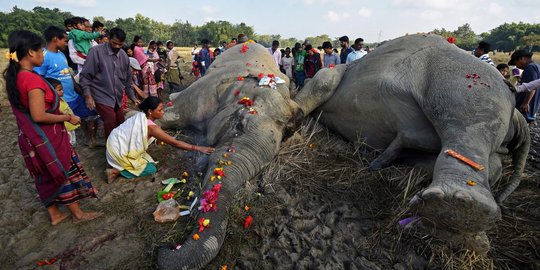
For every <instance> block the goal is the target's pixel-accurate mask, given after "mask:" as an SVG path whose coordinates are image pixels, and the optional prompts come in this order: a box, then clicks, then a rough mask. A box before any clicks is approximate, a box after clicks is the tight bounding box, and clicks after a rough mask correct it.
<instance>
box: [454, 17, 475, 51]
mask: <svg viewBox="0 0 540 270" xmlns="http://www.w3.org/2000/svg"><path fill="white" fill-rule="evenodd" d="M454 37H455V38H456V42H455V44H456V45H457V46H458V47H460V48H462V49H464V50H468V51H470V50H473V49H474V48H476V46H477V45H478V41H479V39H478V37H477V36H476V34H475V33H474V31H473V30H472V28H471V25H469V24H468V23H466V24H464V25H462V26H459V27H458V29H457V30H456V31H454Z"/></svg>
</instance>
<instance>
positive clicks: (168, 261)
mask: <svg viewBox="0 0 540 270" xmlns="http://www.w3.org/2000/svg"><path fill="white" fill-rule="evenodd" d="M241 48H242V45H237V46H235V47H233V48H230V49H228V50H227V51H226V52H225V53H223V54H222V55H220V56H219V57H218V58H217V60H216V62H214V63H212V65H211V66H210V69H209V70H208V71H207V73H206V75H205V76H204V77H203V78H201V79H200V80H198V81H196V82H195V83H193V84H192V85H191V86H190V87H189V88H187V89H186V90H184V91H182V92H180V93H179V94H178V95H177V96H176V97H174V99H173V104H174V106H173V107H172V108H169V109H167V110H166V113H165V115H164V117H163V119H162V120H161V121H160V125H161V126H162V127H163V128H183V127H187V126H192V127H195V128H198V129H200V130H201V131H203V132H205V134H207V136H206V139H207V144H208V145H212V146H214V147H215V148H216V151H215V152H214V153H213V154H212V155H210V158H209V166H208V171H207V172H206V175H205V178H204V183H203V186H204V188H203V190H209V189H211V188H212V186H213V185H214V184H216V183H217V181H215V182H211V181H210V177H211V175H212V173H213V170H214V168H216V167H217V164H218V161H219V160H220V159H221V160H228V161H232V165H230V166H224V167H223V171H224V173H225V177H224V178H223V180H222V185H223V186H222V188H221V192H220V193H219V199H218V203H217V205H218V207H217V209H218V210H217V211H216V212H206V213H200V214H199V216H198V217H204V218H207V219H210V227H209V228H207V229H205V230H204V232H202V233H199V235H200V239H199V240H198V241H194V240H193V239H192V236H189V237H188V239H187V240H186V241H185V242H184V243H183V244H182V247H181V248H180V249H179V250H171V249H170V248H169V247H164V248H161V249H160V250H159V252H158V266H159V268H161V269H198V268H201V267H203V266H204V265H206V264H207V263H208V262H209V261H210V260H212V259H213V258H214V257H215V256H216V255H217V253H218V251H219V248H220V247H221V244H222V243H223V239H224V237H225V230H226V228H227V218H228V217H227V215H228V208H229V206H230V203H231V201H232V200H233V196H234V195H235V194H236V192H237V191H238V190H239V189H240V188H242V186H243V185H244V184H245V182H246V181H247V180H249V179H251V178H253V177H254V176H255V175H257V174H258V173H259V172H260V171H261V170H262V169H263V168H264V167H265V166H266V165H268V163H269V162H270V161H271V160H272V159H273V158H274V157H275V155H276V154H277V152H278V150H279V146H280V143H281V141H282V139H283V138H284V136H285V135H286V134H285V133H286V132H287V131H288V130H289V131H292V130H293V129H294V123H295V121H296V120H300V119H301V116H298V115H297V113H298V112H299V110H298V106H297V105H296V103H295V102H293V101H291V99H290V97H289V82H288V80H287V79H286V78H287V77H286V76H285V75H284V74H281V73H280V72H279V69H278V67H277V65H276V64H275V63H274V62H273V59H272V57H271V56H270V54H269V53H268V51H267V49H266V48H264V47H262V46H260V45H258V44H251V45H249V49H248V50H247V52H245V53H241V52H240V50H241ZM259 73H264V74H270V73H271V74H275V75H276V76H279V77H280V78H284V79H286V80H287V82H286V83H285V84H281V85H278V87H277V89H271V88H269V87H263V88H261V87H258V86H257V83H258V78H257V75H258V74H259ZM238 76H241V77H243V78H245V79H244V80H243V81H238ZM236 90H240V92H239V94H238V96H235V91H236ZM244 96H247V97H250V98H251V100H253V101H254V106H253V108H254V109H255V110H256V111H257V114H248V113H247V110H246V109H245V108H244V106H243V105H241V104H238V101H239V100H240V98H242V97H244ZM230 146H235V148H236V153H229V158H224V157H223V154H224V153H227V149H228V148H229V147H230ZM199 197H200V196H199ZM194 233H195V232H194Z"/></svg>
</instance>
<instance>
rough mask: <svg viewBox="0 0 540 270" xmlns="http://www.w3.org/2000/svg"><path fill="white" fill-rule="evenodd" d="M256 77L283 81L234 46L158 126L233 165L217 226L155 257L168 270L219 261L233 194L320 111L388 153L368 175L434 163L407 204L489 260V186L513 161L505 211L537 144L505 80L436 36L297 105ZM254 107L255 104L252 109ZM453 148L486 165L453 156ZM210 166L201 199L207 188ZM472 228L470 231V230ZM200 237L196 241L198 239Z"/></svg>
mask: <svg viewBox="0 0 540 270" xmlns="http://www.w3.org/2000/svg"><path fill="white" fill-rule="evenodd" d="M259 74H265V75H266V74H276V75H277V76H280V77H281V78H286V76H285V75H283V74H281V73H280V72H279V70H278V68H277V66H275V64H274V62H273V60H272V57H271V56H270V55H269V54H268V52H267V50H266V49H265V48H263V47H262V46H260V45H258V44H253V43H248V44H241V45H237V46H235V47H233V48H231V49H229V50H227V51H226V52H225V53H224V54H223V55H221V56H220V58H218V59H217V60H216V62H215V63H213V64H212V66H211V67H210V70H209V72H208V73H207V75H206V76H205V77H203V78H201V79H200V80H198V81H197V82H195V83H194V84H193V85H192V86H190V87H189V88H188V89H186V90H184V91H183V92H181V93H180V94H179V95H178V96H176V97H175V99H174V100H173V103H174V106H173V107H172V108H170V109H168V110H167V112H166V114H165V117H164V118H163V121H162V122H161V124H162V125H163V127H165V128H183V127H186V126H193V127H196V128H198V129H200V130H202V131H204V132H206V134H207V143H208V144H209V145H214V146H215V147H216V152H215V153H214V154H212V155H211V156H210V160H209V162H210V163H209V164H216V163H217V162H218V161H219V160H220V159H223V155H224V154H227V153H230V152H228V150H230V149H231V147H233V148H234V149H235V150H236V151H235V153H232V154H230V155H229V156H228V158H227V159H228V160H229V161H231V162H232V165H230V166H226V167H224V168H223V171H224V174H225V177H224V178H223V181H222V187H221V190H220V192H219V196H218V207H217V210H216V211H211V210H210V211H207V212H204V213H200V214H199V217H203V218H206V219H209V220H211V223H212V226H209V227H208V228H206V229H205V230H204V231H203V232H201V233H199V234H200V239H199V240H198V241H195V240H193V238H192V237H191V236H190V237H189V238H188V239H187V240H186V242H185V243H183V244H182V247H181V248H180V249H178V250H174V249H171V248H170V247H163V248H161V249H160V250H159V254H158V265H159V267H160V268H162V269H196V268H201V267H203V266H204V265H206V264H207V263H208V262H209V261H210V260H212V259H213V258H214V257H215V256H216V254H217V253H218V251H219V248H220V247H221V245H222V243H223V239H224V237H225V231H226V227H227V211H228V208H229V204H230V202H231V200H232V199H233V196H234V195H235V193H236V192H237V191H238V190H239V189H240V188H241V187H242V186H243V185H244V184H245V182H246V181H247V180H249V179H251V178H252V177H254V176H255V175H256V174H257V173H258V172H259V171H260V170H262V168H264V167H265V166H266V165H267V164H268V163H269V162H270V161H271V160H272V159H273V158H274V156H275V155H276V154H277V152H278V150H279V147H280V143H281V141H282V140H283V139H284V138H286V137H287V136H286V135H287V134H290V132H291V131H293V130H294V127H295V124H296V123H298V121H299V120H300V119H301V118H302V117H303V116H305V115H308V114H310V113H311V112H312V111H314V110H320V111H322V112H323V113H322V117H321V122H322V123H323V124H325V125H327V126H328V127H329V128H331V129H332V130H334V131H335V132H337V133H339V134H341V135H342V136H344V137H345V138H347V139H349V140H351V141H355V140H356V139H357V138H358V137H364V138H366V141H367V143H368V145H370V146H371V147H373V148H374V149H380V150H382V154H381V155H380V156H379V157H378V158H377V159H375V160H374V161H373V162H372V164H371V165H370V167H371V169H374V170H377V169H381V168H384V167H386V166H388V165H390V164H391V162H392V161H393V160H394V159H395V158H397V157H398V156H400V154H402V153H405V152H407V151H408V150H415V153H417V154H418V153H423V154H420V155H424V156H426V157H430V156H434V157H436V161H435V165H434V168H433V181H432V183H431V184H430V185H429V186H428V187H427V188H426V189H425V190H423V192H420V193H419V194H417V195H416V196H415V197H414V199H413V201H412V202H411V203H412V204H413V205H414V206H415V207H416V209H417V212H418V215H419V216H420V217H421V220H422V222H423V223H424V224H427V225H433V226H434V227H436V228H437V231H439V232H441V233H440V235H446V237H447V238H448V236H450V238H449V240H451V241H452V242H459V243H461V244H464V245H465V246H466V247H468V248H470V249H474V250H477V251H481V252H485V251H486V250H487V249H488V248H489V241H487V238H486V237H485V230H487V229H489V228H490V227H492V226H493V225H494V223H495V222H496V221H497V220H499V219H500V216H501V215H500V208H499V206H498V205H497V203H496V200H495V198H494V196H493V194H492V192H491V188H490V187H491V186H492V185H493V184H494V183H495V182H497V181H498V180H499V179H500V178H501V171H502V165H501V159H500V158H501V157H500V156H501V154H507V153H512V157H513V165H514V174H513V176H512V178H511V182H510V184H509V185H508V187H507V188H506V189H505V190H503V191H502V192H501V194H499V195H498V196H497V201H498V202H499V203H502V201H503V200H504V199H505V198H506V197H507V196H508V195H509V194H510V193H511V192H512V191H513V190H514V189H515V188H516V187H517V185H518V184H519V181H520V177H521V174H522V172H523V169H524V166H525V161H526V157H527V153H528V150H529V146H530V138H529V133H528V127H527V125H526V123H525V121H524V119H523V118H522V117H521V115H520V114H519V113H517V112H516V111H515V110H514V95H513V93H512V92H511V91H510V89H509V87H508V86H507V84H506V83H505V82H504V81H503V78H502V77H501V75H500V74H498V72H497V70H496V69H494V68H493V67H490V66H489V65H486V64H485V63H483V62H481V61H479V60H478V59H476V58H474V57H473V56H471V55H470V54H468V53H466V52H465V51H463V50H461V49H459V48H457V47H455V46H454V45H452V44H449V43H447V42H446V41H445V40H444V39H442V38H441V37H439V36H433V35H413V36H406V37H402V38H398V39H395V40H392V41H389V42H387V43H386V44H384V45H383V46H381V47H379V48H377V49H376V50H375V51H374V52H372V53H370V54H368V55H367V56H365V57H364V58H362V59H360V60H358V61H356V62H353V63H352V64H350V65H348V66H346V65H338V66H336V67H335V68H332V69H323V70H321V71H320V72H318V73H317V75H316V76H315V77H314V78H313V79H312V80H311V81H310V82H309V83H308V84H307V85H306V86H305V87H304V89H302V91H301V92H300V93H299V94H298V95H297V96H296V97H295V98H294V100H291V99H290V97H289V88H288V86H289V84H288V81H286V82H285V83H284V84H278V85H277V87H276V89H271V88H269V87H262V88H261V87H258V86H257V83H258V81H259V78H258V75H259ZM247 97H249V101H248V99H246V98H247ZM449 149H451V150H454V151H456V152H458V153H460V154H462V155H464V156H466V157H468V158H470V159H471V160H473V161H474V162H476V163H478V164H479V165H483V169H481V168H478V167H477V168H474V167H473V166H470V165H468V164H466V163H464V162H462V161H460V160H458V159H456V158H454V157H452V156H450V155H448V154H447V153H446V152H445V150H449ZM214 168H215V166H213V165H210V166H209V168H208V171H207V173H206V176H205V178H204V179H205V182H204V183H203V186H204V189H203V190H211V189H212V188H213V187H214V185H215V184H216V182H213V181H211V178H212V176H213V175H214ZM464 228H466V229H465V230H464ZM196 232H197V231H194V232H193V233H196Z"/></svg>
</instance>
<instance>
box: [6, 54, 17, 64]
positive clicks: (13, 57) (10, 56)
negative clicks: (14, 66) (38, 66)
mask: <svg viewBox="0 0 540 270" xmlns="http://www.w3.org/2000/svg"><path fill="white" fill-rule="evenodd" d="M6 58H7V60H13V61H15V62H19V59H17V53H16V52H12V53H10V52H9V51H7V52H6Z"/></svg>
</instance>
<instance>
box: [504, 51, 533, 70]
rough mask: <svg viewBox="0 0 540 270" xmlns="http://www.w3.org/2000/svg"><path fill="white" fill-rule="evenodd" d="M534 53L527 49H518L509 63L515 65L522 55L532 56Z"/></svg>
mask: <svg viewBox="0 0 540 270" xmlns="http://www.w3.org/2000/svg"><path fill="white" fill-rule="evenodd" d="M532 55H533V54H532V53H531V52H527V51H525V50H517V51H515V52H514V53H513V54H512V56H510V61H508V65H511V66H515V65H516V61H517V60H518V59H519V58H521V57H527V58H532Z"/></svg>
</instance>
